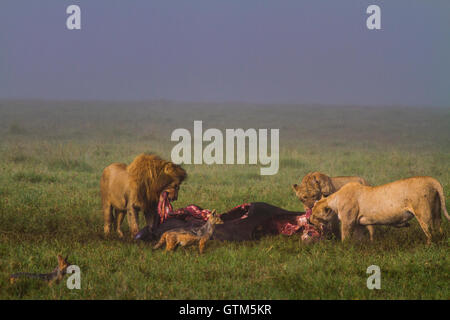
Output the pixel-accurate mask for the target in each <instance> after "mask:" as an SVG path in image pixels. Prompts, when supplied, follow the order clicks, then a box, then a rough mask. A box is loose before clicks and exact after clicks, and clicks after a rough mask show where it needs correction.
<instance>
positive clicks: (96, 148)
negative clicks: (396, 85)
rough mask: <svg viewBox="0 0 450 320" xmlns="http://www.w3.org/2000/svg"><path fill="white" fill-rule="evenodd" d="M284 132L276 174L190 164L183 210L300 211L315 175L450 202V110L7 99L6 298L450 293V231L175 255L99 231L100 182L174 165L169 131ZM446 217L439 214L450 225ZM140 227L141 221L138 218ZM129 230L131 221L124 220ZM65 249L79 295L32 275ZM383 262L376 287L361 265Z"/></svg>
mask: <svg viewBox="0 0 450 320" xmlns="http://www.w3.org/2000/svg"><path fill="white" fill-rule="evenodd" d="M194 120H203V121H204V123H203V127H204V130H206V128H211V127H215V128H219V129H224V128H252V127H253V128H279V129H280V152H281V155H280V170H279V172H278V174H276V175H274V176H260V175H259V166H255V165H252V166H250V165H234V166H233V165H227V166H225V165H224V166H206V165H195V166H194V165H186V166H184V167H185V168H186V170H187V172H188V175H189V177H188V179H187V181H186V182H185V183H184V184H183V186H182V189H181V191H180V194H179V200H178V201H177V202H175V203H174V205H175V207H182V206H186V205H188V204H191V203H195V204H198V205H200V206H202V207H205V208H216V209H217V210H218V211H219V212H223V211H225V210H227V209H229V208H231V207H233V206H236V205H238V204H241V203H243V202H251V201H264V202H268V203H271V204H274V205H277V206H280V207H283V208H286V209H289V210H302V209H303V207H302V206H301V204H300V202H299V201H298V200H297V199H296V197H295V196H294V194H293V192H292V190H291V185H292V184H293V183H298V181H299V179H300V178H301V177H302V176H303V175H305V174H306V173H307V172H309V171H312V170H318V171H322V172H325V173H327V174H329V175H353V174H357V175H361V176H363V177H365V178H366V179H367V180H368V181H369V182H370V183H372V184H383V183H387V182H390V181H393V180H396V179H400V178H404V177H409V176H414V175H430V176H433V177H435V178H437V179H438V180H439V181H440V182H441V183H442V184H443V186H444V191H445V193H446V199H447V210H448V211H450V207H449V201H448V198H449V195H450V176H449V163H450V126H449V124H450V110H449V109H437V108H436V109H430V108H404V107H392V108H358V107H321V106H281V107H280V106H268V105H259V106H257V105H218V104H211V105H206V104H198V105H197V104H175V103H167V102H165V103H126V104H119V103H105V102H98V103H81V102H80V103H77V102H32V101H28V102H26V101H3V102H0V135H1V136H2V139H1V140H0V299H449V298H450V290H449V284H450V281H449V280H450V279H449V274H450V273H449V271H450V264H449V262H450V261H449V258H448V248H449V241H448V237H449V234H450V227H449V225H450V224H449V223H448V221H444V222H443V229H444V237H443V239H442V240H440V241H439V242H437V243H435V244H433V245H432V246H427V245H426V244H425V236H424V234H423V232H422V231H421V229H420V227H419V226H418V224H417V222H416V221H415V220H413V222H412V225H411V227H410V228H404V229H395V228H389V227H377V230H376V234H375V238H376V240H375V241H374V242H373V243H370V242H368V241H362V242H356V241H351V242H348V243H340V242H337V241H335V240H324V241H322V242H319V243H316V244H313V245H305V244H303V243H302V242H301V241H300V239H299V237H298V236H296V235H294V236H291V237H287V236H276V237H265V238H263V239H261V240H260V241H252V242H243V243H230V242H218V241H211V242H210V243H208V246H207V248H206V251H205V254H204V255H199V254H198V252H197V250H196V248H195V247H191V248H180V249H178V250H176V251H175V252H173V253H171V254H166V253H164V252H163V251H153V250H152V249H151V244H145V243H136V242H133V241H131V240H129V239H128V237H127V239H125V240H119V239H117V238H113V239H110V240H107V239H104V237H103V221H102V214H101V206H100V192H99V179H100V175H101V171H102V169H103V168H104V167H105V166H107V165H108V164H110V163H112V162H130V161H131V160H132V159H133V158H134V157H135V156H136V155H137V154H139V153H142V152H150V151H153V152H156V153H158V154H159V155H161V156H162V157H165V158H167V159H168V158H169V157H170V151H171V148H172V147H173V146H174V143H173V142H171V141H170V133H171V132H172V130H173V129H175V128H187V129H189V130H191V131H192V130H193V121H194ZM443 219H444V220H445V218H444V217H443ZM140 225H141V226H143V225H144V221H143V219H142V217H141V220H140ZM124 229H125V232H126V236H128V235H129V234H128V226H127V223H126V221H125V222H124ZM58 253H63V254H69V261H70V262H72V263H73V264H76V265H78V266H79V267H80V268H81V272H82V274H81V278H82V283H81V286H82V288H81V290H69V289H67V287H66V286H65V283H61V284H59V285H56V286H53V287H48V286H46V285H45V284H43V283H39V282H36V281H33V280H25V281H21V282H19V283H17V284H16V285H13V286H11V285H10V284H9V283H8V281H7V280H8V276H9V274H11V273H13V272H21V271H23V272H39V273H41V272H49V271H51V270H52V269H53V268H54V267H55V265H56V255H57V254H58ZM373 264H375V265H378V266H380V268H381V287H382V289H381V290H369V289H367V287H366V280H367V277H368V276H369V275H368V274H366V269H367V267H368V266H370V265H373Z"/></svg>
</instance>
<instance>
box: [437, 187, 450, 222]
mask: <svg viewBox="0 0 450 320" xmlns="http://www.w3.org/2000/svg"><path fill="white" fill-rule="evenodd" d="M436 190H437V192H438V194H439V199H440V200H441V208H442V211H444V215H445V217H446V218H447V220H449V221H450V215H449V214H448V212H447V208H446V207H445V194H444V188H443V187H442V185H441V184H440V183H439V182H437V188H436Z"/></svg>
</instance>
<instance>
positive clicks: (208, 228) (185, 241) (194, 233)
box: [153, 210, 223, 253]
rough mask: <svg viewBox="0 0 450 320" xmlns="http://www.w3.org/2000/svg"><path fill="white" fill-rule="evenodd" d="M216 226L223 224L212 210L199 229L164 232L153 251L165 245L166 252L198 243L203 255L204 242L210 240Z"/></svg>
mask: <svg viewBox="0 0 450 320" xmlns="http://www.w3.org/2000/svg"><path fill="white" fill-rule="evenodd" d="M218 224H223V221H222V219H220V217H219V215H218V214H217V213H216V210H213V211H212V212H211V215H210V216H209V218H208V221H207V222H206V223H205V224H204V225H203V226H201V227H200V228H197V229H192V230H185V229H174V230H169V231H166V232H164V233H163V235H162V236H161V239H159V242H158V243H157V244H156V245H155V246H154V247H153V249H158V248H160V247H161V246H162V245H163V244H164V243H166V251H172V250H173V249H175V248H176V246H177V245H178V244H180V245H181V246H183V247H185V246H188V245H191V244H194V243H196V242H198V247H199V250H200V253H203V250H204V248H205V245H206V242H207V241H208V240H209V239H210V238H211V236H212V234H213V232H214V229H215V227H216V225H218Z"/></svg>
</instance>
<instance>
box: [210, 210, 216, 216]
mask: <svg viewBox="0 0 450 320" xmlns="http://www.w3.org/2000/svg"><path fill="white" fill-rule="evenodd" d="M211 216H213V217H215V216H217V211H216V209H213V210H212V211H211Z"/></svg>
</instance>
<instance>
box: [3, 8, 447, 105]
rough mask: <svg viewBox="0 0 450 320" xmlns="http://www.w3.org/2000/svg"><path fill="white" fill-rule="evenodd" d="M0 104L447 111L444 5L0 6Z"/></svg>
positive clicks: (445, 16) (445, 18)
mask: <svg viewBox="0 0 450 320" xmlns="http://www.w3.org/2000/svg"><path fill="white" fill-rule="evenodd" d="M70 4H77V5H79V6H80V7H81V23H82V29H81V30H72V31H70V30H68V29H67V28H66V18H67V17H68V15H67V14H66V8H67V6H68V5H70ZM370 4H378V5H379V6H380V7H381V15H382V16H381V26H382V30H379V31H371V30H368V29H367V28H366V19H367V17H368V15H367V14H366V8H367V7H368V6H369V5H370ZM0 98H42V99H101V100H127V99H132V100H146V99H174V100H190V101H249V102H268V103H272V102H279V103H286V102H288V103H320V104H365V105H386V104H387V105H390V104H401V105H444V106H450V1H449V0H442V1H439V0H433V1H429V0H396V1H376V0H371V1H366V0H358V1H357V0H328V1H325V0H307V1H301V0H292V1H287V0H180V1H175V0H142V1H141V0H139V1H138V0H128V1H122V0H121V1H113V0H108V1H106V0H95V1H94V0H83V1H76V0H72V1H65V0H39V1H25V0H1V1H0Z"/></svg>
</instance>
